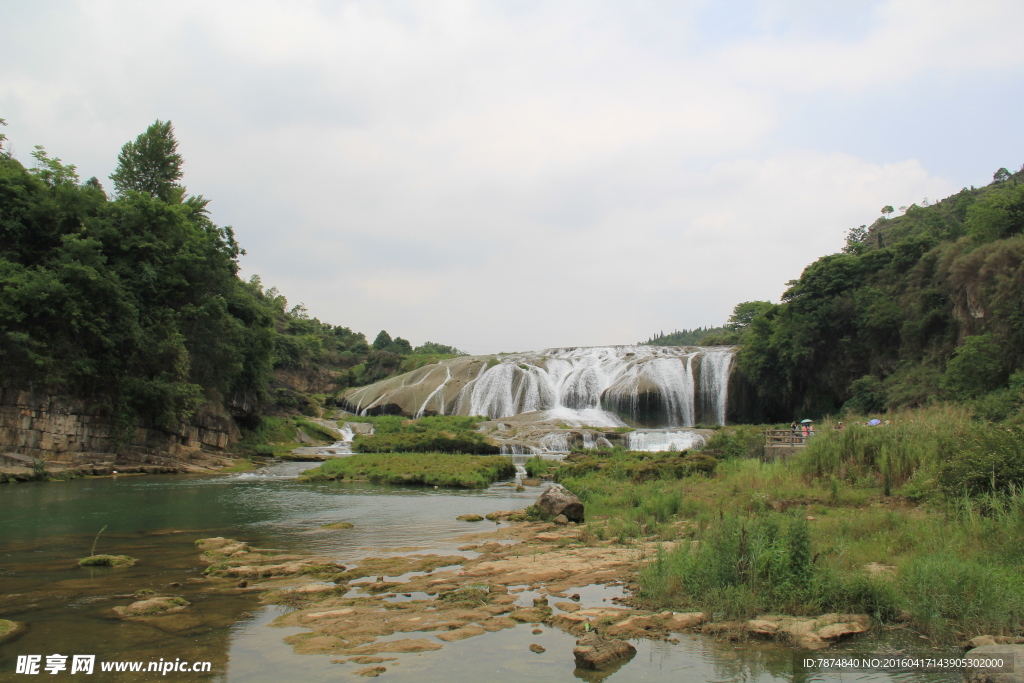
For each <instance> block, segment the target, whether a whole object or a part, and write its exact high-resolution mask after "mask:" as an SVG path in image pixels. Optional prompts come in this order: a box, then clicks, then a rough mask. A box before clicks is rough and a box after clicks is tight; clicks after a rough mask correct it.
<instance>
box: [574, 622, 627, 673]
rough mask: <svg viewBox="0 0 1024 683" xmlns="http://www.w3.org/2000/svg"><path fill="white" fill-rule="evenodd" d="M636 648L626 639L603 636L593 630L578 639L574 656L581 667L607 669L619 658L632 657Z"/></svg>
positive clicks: (577, 664)
mask: <svg viewBox="0 0 1024 683" xmlns="http://www.w3.org/2000/svg"><path fill="white" fill-rule="evenodd" d="M635 654H636V648H635V647H633V646H632V645H630V644H629V643H627V642H626V641H624V640H615V639H614V638H602V637H601V636H599V635H597V633H596V632H593V631H591V632H590V633H588V634H587V635H585V636H583V637H582V638H580V639H579V640H577V641H576V647H574V648H573V649H572V656H573V657H574V658H575V659H576V666H577V667H579V668H580V669H606V668H608V667H610V666H613V665H614V664H616V663H617V662H618V661H619V660H621V659H625V658H626V657H632V656H633V655H635Z"/></svg>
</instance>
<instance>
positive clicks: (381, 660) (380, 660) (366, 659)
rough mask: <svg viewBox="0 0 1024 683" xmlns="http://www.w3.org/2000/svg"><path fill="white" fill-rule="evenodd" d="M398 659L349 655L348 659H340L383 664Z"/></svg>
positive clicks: (356, 662)
mask: <svg viewBox="0 0 1024 683" xmlns="http://www.w3.org/2000/svg"><path fill="white" fill-rule="evenodd" d="M396 659H398V657H349V658H348V660H339V661H349V662H352V663H353V664H383V663H384V662H393V661H395V660H396Z"/></svg>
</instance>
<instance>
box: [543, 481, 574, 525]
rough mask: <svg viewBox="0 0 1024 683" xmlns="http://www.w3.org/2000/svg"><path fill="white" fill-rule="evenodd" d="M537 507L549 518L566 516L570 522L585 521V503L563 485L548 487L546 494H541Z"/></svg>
mask: <svg viewBox="0 0 1024 683" xmlns="http://www.w3.org/2000/svg"><path fill="white" fill-rule="evenodd" d="M535 505H536V506H537V507H538V508H539V509H540V510H541V512H543V513H544V515H545V516H547V517H558V516H559V515H564V516H565V518H566V520H568V521H570V522H582V521H583V503H581V502H580V499H579V498H577V497H576V494H574V493H572V492H571V491H569V489H567V488H565V487H564V486H562V485H561V484H552V485H551V486H550V487H548V489H547V490H546V491H544V493H542V494H540V498H538V499H537V502H536V503H535Z"/></svg>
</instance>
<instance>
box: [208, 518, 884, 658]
mask: <svg viewBox="0 0 1024 683" xmlns="http://www.w3.org/2000/svg"><path fill="white" fill-rule="evenodd" d="M460 540H462V541H464V542H465V545H462V546H461V547H459V552H460V553H462V554H458V555H455V554H452V555H437V554H422V555H400V556H393V557H387V556H384V557H368V558H364V559H362V560H360V561H359V563H358V564H357V565H355V566H351V567H348V566H345V565H340V564H338V563H337V562H334V561H333V560H331V559H330V558H324V557H315V556H306V555H299V554H294V553H280V552H277V551H273V550H266V549H259V548H253V547H251V546H249V545H248V544H246V543H244V542H242V541H238V540H235V539H226V538H209V539H203V540H201V541H198V542H197V546H199V547H200V548H202V549H203V553H202V555H201V559H202V560H203V561H204V562H207V563H209V565H210V567H209V568H208V569H207V572H206V573H207V575H208V576H209V577H211V580H212V582H213V584H214V585H216V583H217V581H218V580H219V581H220V582H221V584H222V585H221V588H222V589H224V590H236V591H259V592H261V600H262V601H263V602H265V603H268V604H279V605H280V604H284V605H290V606H293V607H295V608H296V609H295V610H294V611H292V612H289V613H288V614H285V615H283V616H281V617H279V618H278V619H277V620H275V621H274V622H273V623H272V625H273V626H280V627H286V626H287V627H301V628H305V629H309V630H308V631H306V632H303V633H299V634H295V635H291V636H288V637H287V638H286V639H285V642H287V643H288V644H290V645H291V646H292V647H293V648H294V650H295V652H296V653H299V654H332V655H338V656H339V657H341V659H338V660H333V661H336V662H339V663H342V662H345V663H352V664H382V663H385V664H386V662H387V661H388V660H387V659H385V658H381V657H380V655H386V654H397V653H412V652H425V651H431V650H439V649H441V648H443V647H444V645H445V644H446V643H450V642H454V641H458V640H464V639H467V638H473V637H476V636H479V635H483V634H485V633H489V632H494V631H500V630H502V629H508V628H513V627H515V626H517V625H519V624H532V625H533V626H534V628H535V629H539V628H541V627H547V628H554V629H560V630H562V631H564V632H566V633H569V634H572V635H575V636H577V637H579V638H580V640H579V641H577V642H578V644H577V648H576V649H577V650H581V648H582V650H581V652H583V653H584V654H587V653H598V654H596V655H594V656H591V655H589V654H587V657H590V659H591V660H593V661H594V662H597V664H596V665H595V666H597V667H598V668H603V667H605V666H611V665H612V664H613V663H614V662H612V661H611V660H609V659H608V657H609V656H610V655H609V654H608V653H619V654H617V655H615V656H614V657H612V659H615V658H622V657H630V656H632V654H631V653H632V652H633V651H634V650H632V648H625V647H619V646H617V645H615V644H614V643H611V644H609V642H608V641H610V640H615V641H626V640H630V639H636V638H654V639H663V640H671V639H673V634H676V633H687V632H689V633H697V632H699V633H704V634H707V635H710V636H715V637H720V638H727V639H733V640H735V639H738V638H770V639H773V640H778V641H780V642H783V643H788V644H793V645H796V646H799V647H804V648H812V649H817V648H823V647H828V645H829V644H831V643H832V642H835V641H837V640H839V639H841V638H844V637H846V636H850V635H856V634H860V633H864V632H866V631H867V630H868V629H869V628H870V620H869V618H868V617H866V616H864V615H824V616H821V617H818V618H815V619H811V618H793V617H773V616H764V617H760V618H759V619H754V620H750V621H747V622H738V623H713V622H711V621H710V620H709V619H708V616H707V615H705V614H703V613H699V612H691V613H677V612H668V611H664V612H650V611H645V610H642V609H635V608H633V607H631V606H629V605H628V604H626V601H625V600H616V599H614V598H613V603H612V604H602V605H593V604H591V605H588V604H586V603H585V601H581V599H580V595H579V594H578V593H576V592H575V591H577V590H581V589H583V588H585V587H594V586H622V585H628V584H630V583H631V582H632V581H633V580H634V578H635V576H636V571H637V568H638V566H639V564H640V562H641V561H642V558H643V557H645V556H647V557H649V556H650V554H651V553H652V552H653V547H645V546H643V545H640V546H637V545H634V546H631V547H626V546H621V545H612V544H608V543H604V544H596V545H595V543H597V542H595V541H593V540H592V539H590V538H587V537H586V527H585V526H584V525H575V524H570V525H563V526H559V525H555V524H553V523H550V522H514V523H512V524H510V525H508V526H503V527H502V528H500V529H497V530H495V531H490V532H481V533H473V534H467V535H466V536H463V537H461V539H460ZM582 540H587V541H588V542H589V543H591V545H583V544H582V543H581V541H582ZM527 591H529V592H528V593H526V592H527ZM523 593H526V594H525V595H521V594H523ZM534 596H536V597H534ZM536 632H537V631H535V633H536ZM594 634H597V636H599V637H598V638H595V637H594ZM395 636H398V637H395ZM403 636H404V637H403ZM579 654H580V653H577V655H579ZM552 655H555V656H565V657H570V656H572V653H568V652H567V653H547V654H546V655H545V656H552ZM577 660H578V661H579V656H577ZM620 663H621V662H620ZM581 666H583V665H581ZM381 668H383V669H384V670H386V666H385V667H373V669H374V671H375V672H376V673H381V671H380V669H381Z"/></svg>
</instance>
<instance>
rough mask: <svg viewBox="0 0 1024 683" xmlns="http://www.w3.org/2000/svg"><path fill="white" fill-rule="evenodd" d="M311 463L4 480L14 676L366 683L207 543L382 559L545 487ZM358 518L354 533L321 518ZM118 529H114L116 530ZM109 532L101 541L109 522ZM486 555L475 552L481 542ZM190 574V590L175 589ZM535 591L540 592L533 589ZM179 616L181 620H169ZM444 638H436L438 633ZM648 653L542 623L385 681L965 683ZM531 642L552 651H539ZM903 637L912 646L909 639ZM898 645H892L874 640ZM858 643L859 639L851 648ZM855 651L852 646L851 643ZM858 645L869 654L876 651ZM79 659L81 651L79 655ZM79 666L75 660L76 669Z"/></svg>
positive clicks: (712, 649) (461, 528) (446, 652)
mask: <svg viewBox="0 0 1024 683" xmlns="http://www.w3.org/2000/svg"><path fill="white" fill-rule="evenodd" d="M310 466H311V465H309V464H308V463H286V464H279V465H275V466H273V467H271V468H269V469H267V470H265V471H262V472H258V473H243V474H236V475H220V476H209V475H166V476H117V477H113V478H97V479H85V480H77V481H69V482H48V483H24V484H17V485H14V484H9V485H5V486H2V487H0V501H2V503H0V504H2V510H3V517H2V520H3V521H2V526H0V558H2V561H0V589H2V590H0V617H2V618H6V619H11V620H14V621H19V622H24V623H27V624H29V627H30V628H29V631H28V632H27V633H26V634H24V635H22V636H21V637H19V638H17V639H15V640H13V641H9V642H6V643H2V644H0V680H2V681H8V680H10V681H17V680H26V681H27V680H33V679H32V678H30V677H28V676H25V675H18V674H16V673H15V661H16V659H17V656H18V655H43V658H44V663H45V656H46V655H51V654H62V655H68V656H69V657H70V656H71V655H75V654H86V655H96V657H97V661H98V662H102V661H113V660H132V661H145V662H148V661H158V660H160V659H163V660H165V661H171V660H175V659H176V658H180V659H181V660H184V661H190V662H196V661H209V662H211V665H212V671H211V673H209V674H192V673H179V672H170V673H168V674H166V675H165V676H155V677H154V674H145V673H143V674H129V673H102V672H100V671H99V670H98V667H97V671H96V673H95V674H94V675H92V676H89V677H88V678H85V677H84V675H83V674H74V675H72V674H70V673H69V671H63V672H61V673H60V674H59V675H53V676H51V675H49V674H46V673H43V676H45V678H44V680H68V679H71V680H76V679H79V678H82V679H83V680H90V681H92V680H95V681H149V680H168V681H175V680H176V681H192V680H201V681H216V682H231V683H234V682H239V683H241V682H246V683H249V682H253V683H262V682H267V683H287V682H290V681H302V682H313V683H315V682H319V681H335V680H338V679H339V678H341V679H343V680H345V679H350V680H363V679H362V678H358V677H356V676H355V675H354V674H353V671H354V670H355V668H358V667H354V666H353V665H351V664H339V663H334V662H332V660H338V659H339V658H338V656H336V655H335V656H331V655H296V654H294V653H293V652H292V648H291V647H290V646H289V645H287V644H285V643H284V642H283V639H284V638H285V637H286V636H288V635H290V634H292V633H296V632H300V631H301V630H302V629H298V628H276V627H271V626H269V625H268V624H269V623H270V622H271V621H272V620H273V619H274V618H275V617H277V616H278V615H280V614H282V613H284V612H285V611H287V610H288V609H289V608H286V607H277V606H266V605H263V604H261V603H260V602H259V601H258V597H257V596H256V595H255V594H254V593H251V592H245V591H238V592H233V591H229V592H223V591H211V590H209V589H208V584H207V583H206V582H205V581H204V580H203V574H202V571H203V569H204V568H205V565H202V564H201V563H200V562H199V561H198V560H197V555H198V550H197V549H196V547H195V541H196V540H197V539H200V538H205V537H210V536H226V537H232V538H238V539H241V540H245V541H247V542H249V543H251V544H252V545H254V546H258V547H265V548H279V549H284V550H295V551H302V552H315V553H317V554H323V555H330V556H332V557H334V558H336V559H337V560H338V561H339V562H343V563H345V562H347V563H352V562H353V561H356V560H358V559H359V558H361V557H366V556H368V555H373V556H381V555H385V554H389V553H393V554H406V553H413V552H439V553H443V554H457V552H458V551H457V550H456V548H457V546H458V545H459V541H457V540H456V537H457V536H459V535H460V534H464V533H468V532H471V531H476V530H479V528H480V526H479V524H487V525H493V523H492V522H482V523H479V524H478V525H473V524H471V523H468V522H460V521H457V520H456V519H455V518H456V517H457V516H458V515H460V514H463V513H466V512H474V513H477V514H485V513H487V512H491V511H495V510H502V509H514V508H522V507H525V506H527V505H529V504H530V503H532V502H533V501H534V500H535V499H536V497H537V495H538V494H539V492H540V489H539V488H538V487H528V488H527V490H526V491H525V492H521V493H516V492H515V491H514V490H513V489H512V488H511V487H508V486H501V485H495V486H491V487H490V488H488V489H486V490H434V489H432V488H422V487H418V488H404V487H393V486H383V485H381V486H378V485H373V484H369V483H339V482H328V483H300V482H298V481H296V480H295V476H296V475H297V474H298V472H300V471H301V470H304V469H307V468H308V467H310ZM338 521H348V522H351V523H352V524H353V525H354V526H353V528H351V529H345V530H326V529H323V528H321V526H322V525H323V524H326V523H329V522H338ZM104 527H105V529H104ZM101 529H104V530H103V532H102V534H100V535H99V536H98V538H97V533H98V532H99V531H100V530H101ZM94 543H95V547H96V552H97V553H107V554H126V555H131V556H132V557H135V558H138V560H139V562H138V564H137V565H135V566H134V567H130V568H126V569H106V568H90V569H85V568H79V567H78V566H77V559H78V558H81V557H84V556H86V555H88V554H90V552H91V548H92V546H93V544H94ZM467 554H469V555H472V553H467ZM171 584H179V585H171ZM144 589H149V590H154V591H156V592H157V593H160V594H169V595H180V596H182V597H184V598H185V599H187V600H188V601H190V602H191V603H192V607H191V608H190V609H189V610H188V614H189V618H188V619H177V620H175V621H174V623H173V627H161V628H158V627H156V626H152V625H144V624H140V623H137V622H129V621H123V620H120V619H117V618H115V615H114V613H113V611H112V607H114V606H115V605H127V604H129V603H131V602H132V601H134V599H135V598H132V597H130V596H131V594H132V593H135V592H136V591H139V590H144ZM618 590H619V589H614V588H601V587H594V588H592V589H590V590H589V591H584V595H583V599H584V602H585V603H586V602H588V601H589V602H592V603H593V604H595V605H600V604H602V603H604V604H609V603H607V600H609V599H610V597H611V596H613V595H617V594H618ZM524 597H528V596H524ZM168 623H170V622H168ZM425 636H426V637H429V634H425ZM633 642H634V644H635V645H636V647H637V650H638V652H637V655H636V656H635V657H634V658H633V659H632V660H631V661H629V662H628V663H627V664H625V665H624V666H623V667H622V668H621V669H619V670H617V671H614V672H611V675H610V676H607V675H606V674H599V673H597V672H586V671H581V670H577V669H575V668H574V666H573V657H572V647H573V644H574V637H573V636H569V635H567V634H565V633H562V632H560V631H558V630H556V629H544V632H543V633H542V634H540V635H534V634H532V633H531V627H529V626H527V625H523V626H518V627H516V628H513V629H506V630H502V631H498V632H495V633H488V634H485V635H481V636H478V637H474V638H469V639H467V640H463V641H459V642H455V643H451V644H446V645H445V647H444V648H443V649H441V650H438V651H435V652H424V653H415V654H399V655H397V657H398V660H397V662H389V663H388V665H387V672H386V673H384V674H382V679H384V680H394V681H418V682H422V681H446V683H447V682H452V683H454V682H457V681H474V682H478V681H573V680H578V679H581V678H582V679H585V680H592V681H596V680H605V679H607V680H615V681H681V680H687V681H691V680H692V681H705V680H706V681H751V682H753V681H776V680H785V681H794V680H795V681H819V680H820V681H826V680H827V681H839V680H869V681H917V680H929V681H940V680H942V681H953V680H961V679H960V678H959V677H958V676H954V675H921V674H902V675H883V674H878V673H872V672H859V673H845V674H838V673H830V674H826V673H814V674H810V675H803V674H793V673H792V672H793V657H794V653H793V651H791V650H789V649H787V648H783V647H779V646H776V645H771V644H762V643H748V644H732V643H722V642H717V641H715V640H713V639H710V638H705V637H701V636H687V635H683V636H681V637H680V642H679V643H677V644H673V643H669V642H665V641H652V640H637V641H633ZM531 643H538V644H540V645H543V646H544V647H545V648H546V649H547V651H546V652H545V653H543V654H539V655H538V654H534V653H532V652H530V651H529V649H528V647H529V645H530V644H531ZM896 645H898V644H896ZM879 646H882V647H885V648H888V649H889V650H890V651H891V650H892V648H893V647H894V644H893V643H892V642H891V641H886V642H885V643H881V644H880V643H875V645H874V646H872V647H873V648H874V649H876V650H877V649H878V647H879ZM847 649H849V646H847ZM840 651H841V650H840ZM858 651H860V652H864V651H866V650H865V647H864V646H861V647H859V649H858ZM69 661H70V659H69ZM69 668H70V667H69Z"/></svg>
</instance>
